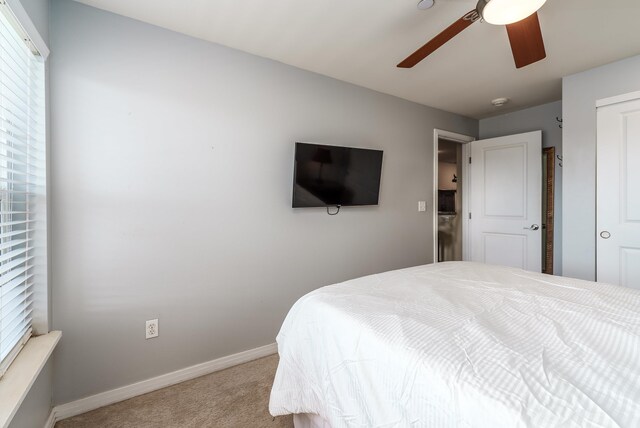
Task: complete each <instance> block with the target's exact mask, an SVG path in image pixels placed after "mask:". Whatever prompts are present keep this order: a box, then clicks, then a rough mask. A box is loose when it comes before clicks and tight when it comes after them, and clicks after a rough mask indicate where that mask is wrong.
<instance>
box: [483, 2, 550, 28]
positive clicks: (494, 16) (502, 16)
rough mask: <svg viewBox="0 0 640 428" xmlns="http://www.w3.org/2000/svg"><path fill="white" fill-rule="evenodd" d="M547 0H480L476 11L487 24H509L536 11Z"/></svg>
mask: <svg viewBox="0 0 640 428" xmlns="http://www.w3.org/2000/svg"><path fill="white" fill-rule="evenodd" d="M546 2H547V0H480V1H479V2H478V13H479V14H480V16H481V17H482V19H484V20H485V21H486V22H488V23H489V24H493V25H509V24H513V23H514V22H519V21H522V20H523V19H525V18H528V17H529V16H531V15H533V14H534V13H535V12H537V11H538V10H539V9H540V8H541V7H542V6H543V5H544V4H545V3H546Z"/></svg>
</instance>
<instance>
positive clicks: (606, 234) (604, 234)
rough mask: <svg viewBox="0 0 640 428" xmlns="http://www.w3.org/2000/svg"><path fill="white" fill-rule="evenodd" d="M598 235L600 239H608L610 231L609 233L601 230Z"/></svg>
mask: <svg viewBox="0 0 640 428" xmlns="http://www.w3.org/2000/svg"><path fill="white" fill-rule="evenodd" d="M600 237H601V238H602V239H609V238H611V233H609V232H608V231H606V230H603V231H602V232H600Z"/></svg>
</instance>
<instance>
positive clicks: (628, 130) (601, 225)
mask: <svg viewBox="0 0 640 428" xmlns="http://www.w3.org/2000/svg"><path fill="white" fill-rule="evenodd" d="M597 159H598V167H597V170H598V179H597V192H598V197H597V204H598V210H597V212H598V219H597V224H598V226H597V233H598V235H597V237H596V239H597V242H598V245H597V260H598V262H597V278H598V281H601V282H608V283H611V284H618V285H623V286H627V287H633V288H640V99H635V100H631V101H625V102H621V103H617V104H612V105H608V106H604V107H600V108H598V157H597Z"/></svg>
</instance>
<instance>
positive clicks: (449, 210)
mask: <svg viewBox="0 0 640 428" xmlns="http://www.w3.org/2000/svg"><path fill="white" fill-rule="evenodd" d="M473 140H475V138H473V137H469V136H466V135H460V134H455V133H452V132H447V131H440V130H436V131H435V135H434V146H435V150H434V196H433V197H434V206H435V209H434V253H433V254H434V257H433V259H434V260H433V261H434V263H437V262H449V261H462V260H469V257H468V247H469V245H468V243H469V238H468V236H469V189H470V186H469V183H470V181H469V155H470V149H469V144H468V143H470V142H471V141H473Z"/></svg>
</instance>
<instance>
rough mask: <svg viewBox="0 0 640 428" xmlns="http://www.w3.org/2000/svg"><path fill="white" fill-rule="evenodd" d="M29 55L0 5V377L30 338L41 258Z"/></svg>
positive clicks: (36, 90)
mask: <svg viewBox="0 0 640 428" xmlns="http://www.w3.org/2000/svg"><path fill="white" fill-rule="evenodd" d="M34 51H35V48H34V47H33V45H32V44H31V43H30V41H29V40H28V37H26V35H25V33H24V30H22V28H21V27H20V25H19V24H18V23H17V20H16V19H15V18H14V17H13V15H12V14H11V11H10V10H9V9H8V7H7V6H6V4H4V2H0V376H2V375H3V374H4V372H5V371H6V368H7V366H8V365H9V364H10V363H11V360H12V359H13V358H14V357H15V355H16V354H17V353H18V352H19V350H20V348H21V347H22V345H24V343H25V342H26V340H27V339H28V338H29V336H30V334H31V319H32V311H33V288H34V287H33V285H34V281H37V280H38V278H39V277H42V274H41V273H39V272H38V270H37V265H38V263H39V259H42V258H43V257H44V258H46V251H45V250H43V249H46V194H45V192H46V185H45V166H46V163H45V153H46V150H45V112H44V109H45V100H44V96H45V87H44V61H43V60H42V59H41V58H40V57H39V55H38V54H37V52H35V53H34ZM45 276H46V275H45Z"/></svg>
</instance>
